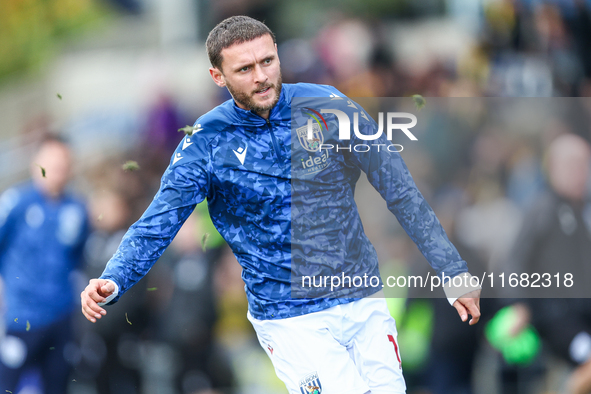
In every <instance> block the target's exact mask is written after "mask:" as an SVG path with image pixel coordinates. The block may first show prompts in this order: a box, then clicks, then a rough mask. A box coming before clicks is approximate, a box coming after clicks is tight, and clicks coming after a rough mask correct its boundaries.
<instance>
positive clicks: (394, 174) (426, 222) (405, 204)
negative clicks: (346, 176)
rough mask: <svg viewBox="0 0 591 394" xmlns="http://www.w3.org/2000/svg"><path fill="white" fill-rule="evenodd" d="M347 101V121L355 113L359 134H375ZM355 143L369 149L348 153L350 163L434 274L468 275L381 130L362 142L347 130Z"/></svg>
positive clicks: (368, 120)
mask: <svg viewBox="0 0 591 394" xmlns="http://www.w3.org/2000/svg"><path fill="white" fill-rule="evenodd" d="M348 102H349V103H351V104H350V105H347V108H349V109H348V112H349V117H350V119H351V120H353V119H354V114H353V112H358V116H357V118H358V122H359V128H358V129H359V133H360V134H362V135H374V134H376V132H377V130H378V125H377V123H376V122H375V121H374V120H373V119H372V118H371V117H370V116H369V115H367V114H366V113H365V111H364V110H363V108H362V107H361V106H359V105H358V104H356V103H354V102H351V101H348ZM362 112H363V115H362ZM384 117H385V114H384ZM384 123H386V119H384ZM384 129H385V127H384ZM356 144H366V145H369V146H370V147H371V149H369V150H368V151H367V152H363V151H362V150H365V149H360V151H359V152H357V151H355V150H354V149H353V150H351V153H350V160H351V161H352V162H353V164H354V165H356V166H357V167H359V168H360V169H361V170H362V171H363V172H365V174H366V175H367V178H368V180H369V182H370V183H371V185H372V186H373V187H374V188H375V189H376V190H377V191H378V192H379V193H380V195H381V196H382V197H383V198H384V200H385V201H386V203H387V206H388V209H389V210H390V211H391V212H392V213H393V214H394V215H395V216H396V218H397V219H398V222H399V223H400V225H401V226H402V227H403V228H404V230H405V231H406V233H407V234H408V235H409V236H410V238H411V239H412V240H413V242H414V243H415V244H416V245H417V247H418V248H419V250H420V251H421V253H422V254H423V256H425V258H426V259H427V261H428V262H429V264H430V265H431V267H433V269H434V270H435V271H436V272H437V275H439V276H440V277H441V276H442V275H443V274H445V276H446V277H454V276H456V275H459V274H461V273H464V272H468V266H467V264H466V262H465V261H464V260H462V258H461V257H460V254H459V253H458V251H457V249H456V247H455V246H454V245H453V244H452V243H451V241H450V240H449V239H448V237H447V234H446V233H445V231H444V230H443V227H442V226H441V224H440V222H439V220H438V219H437V216H435V213H434V212H433V209H431V207H430V206H429V204H428V203H427V201H426V200H425V198H424V197H423V195H422V194H421V192H420V191H419V190H418V188H417V186H416V184H415V182H414V180H413V178H412V176H411V175H410V172H409V170H408V168H407V167H406V164H405V163H404V160H403V159H402V157H401V156H400V154H399V153H398V152H397V150H398V149H397V148H396V146H391V145H392V143H391V142H390V141H389V140H387V138H386V132H385V130H384V132H383V133H382V135H381V137H379V138H378V139H376V140H372V141H365V140H362V139H361V138H359V137H358V136H357V135H356V134H355V133H354V132H353V130H351V145H356ZM388 146H390V149H387V147H388ZM347 153H348V152H347Z"/></svg>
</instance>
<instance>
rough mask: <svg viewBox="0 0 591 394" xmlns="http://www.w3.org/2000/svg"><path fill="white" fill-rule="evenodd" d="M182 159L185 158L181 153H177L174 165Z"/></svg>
mask: <svg viewBox="0 0 591 394" xmlns="http://www.w3.org/2000/svg"><path fill="white" fill-rule="evenodd" d="M182 158H183V156H181V153H180V152H179V153H177V154H176V156H175V157H174V159H172V164H176V162H177V161H179V160H180V159H182Z"/></svg>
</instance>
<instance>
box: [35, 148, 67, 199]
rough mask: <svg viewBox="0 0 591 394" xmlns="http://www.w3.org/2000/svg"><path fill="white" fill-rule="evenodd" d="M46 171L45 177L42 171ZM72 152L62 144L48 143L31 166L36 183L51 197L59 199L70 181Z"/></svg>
mask: <svg viewBox="0 0 591 394" xmlns="http://www.w3.org/2000/svg"><path fill="white" fill-rule="evenodd" d="M39 167H42V168H43V169H44V170H45V176H44V175H43V173H42V171H41V169H40V168H39ZM71 167H72V161H71V157H70V150H69V149H68V147H67V146H66V145H64V144H62V143H60V142H55V141H51V142H46V143H45V144H43V146H42V147H41V148H40V150H39V152H38V153H37V155H36V156H35V158H34V159H33V163H32V164H31V172H32V175H33V180H34V182H35V183H36V184H37V185H38V186H39V187H40V188H41V190H42V191H43V192H44V193H45V194H46V195H47V196H49V197H53V198H56V197H59V196H60V195H61V194H62V193H63V191H64V189H65V187H66V185H67V183H68V180H69V179H70V169H71Z"/></svg>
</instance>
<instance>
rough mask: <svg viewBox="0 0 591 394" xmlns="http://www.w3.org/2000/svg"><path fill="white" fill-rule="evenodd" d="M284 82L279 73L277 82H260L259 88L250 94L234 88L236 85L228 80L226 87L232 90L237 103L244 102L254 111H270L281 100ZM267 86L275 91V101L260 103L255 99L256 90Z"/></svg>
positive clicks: (244, 104) (231, 92) (243, 103)
mask: <svg viewBox="0 0 591 394" xmlns="http://www.w3.org/2000/svg"><path fill="white" fill-rule="evenodd" d="M282 84H283V81H282V79H281V74H279V78H278V79H277V83H276V84H273V83H269V82H267V83H263V84H259V85H258V86H257V88H256V89H255V90H253V91H252V92H251V93H250V94H249V93H246V92H240V91H238V90H236V89H234V87H233V86H232V85H230V84H229V83H228V82H227V81H226V87H227V88H228V91H229V92H230V94H231V95H232V97H233V98H234V100H235V101H236V102H237V103H240V104H242V105H243V106H245V107H246V108H248V109H249V110H251V111H254V112H256V113H261V112H266V111H269V110H271V108H273V107H274V106H275V105H276V104H277V102H278V101H279V96H280V95H281V88H282ZM266 88H270V89H273V90H274V91H275V97H274V98H273V101H272V102H271V103H270V104H267V105H258V104H257V103H256V102H255V100H254V95H255V94H256V92H258V91H260V90H263V89H266Z"/></svg>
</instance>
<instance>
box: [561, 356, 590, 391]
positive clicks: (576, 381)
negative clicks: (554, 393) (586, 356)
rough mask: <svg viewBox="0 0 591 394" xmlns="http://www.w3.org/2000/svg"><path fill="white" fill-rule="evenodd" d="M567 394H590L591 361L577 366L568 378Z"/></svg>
mask: <svg viewBox="0 0 591 394" xmlns="http://www.w3.org/2000/svg"><path fill="white" fill-rule="evenodd" d="M566 385H567V393H568V394H588V393H591V361H587V362H586V363H584V364H581V365H579V366H578V367H577V368H576V369H575V370H574V371H573V373H572V374H571V376H570V377H569V378H568V380H567V382H566Z"/></svg>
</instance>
